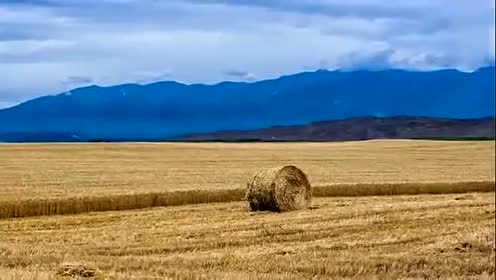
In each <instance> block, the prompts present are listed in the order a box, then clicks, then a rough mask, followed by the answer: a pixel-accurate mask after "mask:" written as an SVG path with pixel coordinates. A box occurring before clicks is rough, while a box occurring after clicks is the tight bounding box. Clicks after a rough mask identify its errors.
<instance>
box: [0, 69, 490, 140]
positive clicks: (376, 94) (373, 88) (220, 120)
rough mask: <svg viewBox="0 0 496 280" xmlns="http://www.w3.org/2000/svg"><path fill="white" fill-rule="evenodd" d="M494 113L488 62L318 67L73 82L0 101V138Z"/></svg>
mask: <svg viewBox="0 0 496 280" xmlns="http://www.w3.org/2000/svg"><path fill="white" fill-rule="evenodd" d="M494 115H495V68H494V67H485V68H481V69H478V70H476V71H474V72H461V71H458V70H452V69H446V70H438V71H406V70H396V69H389V70H381V71H368V70H360V71H341V70H337V71H327V70H318V71H315V72H304V73H299V74H295V75H288V76H282V77H280V78H277V79H271V80H263V81H258V82H252V83H246V82H222V83H218V84H214V85H203V84H189V85H187V84H181V83H178V82H172V81H165V82H157V83H152V84H147V85H140V84H123V85H117V86H111V87H100V86H88V87H83V88H77V89H74V90H71V91H69V92H65V93H61V94H57V95H49V96H43V97H39V98H36V99H33V100H30V101H27V102H24V103H21V104H19V105H17V106H14V107H11V108H8V109H3V110H0V141H2V139H1V135H4V138H5V135H7V134H8V135H10V137H13V138H16V137H14V136H12V135H17V136H18V137H21V136H22V137H26V135H31V136H33V135H35V136H36V135H44V136H45V137H46V135H51V136H53V137H54V138H55V139H57V137H61V135H64V137H62V138H64V139H65V138H69V139H114V140H126V139H133V140H154V139H172V138H177V136H178V135H186V134H192V133H206V132H214V131H220V130H253V129H261V128H268V127H273V126H277V125H279V126H281V125H282V126H287V125H302V124H307V123H311V122H315V121H322V120H329V121H332V120H343V119H348V118H360V117H368V116H373V117H394V116H415V117H419V116H422V117H428V118H456V119H469V118H483V117H493V116H494ZM35 138H36V137H35ZM49 138H50V137H49ZM4 141H5V140H4Z"/></svg>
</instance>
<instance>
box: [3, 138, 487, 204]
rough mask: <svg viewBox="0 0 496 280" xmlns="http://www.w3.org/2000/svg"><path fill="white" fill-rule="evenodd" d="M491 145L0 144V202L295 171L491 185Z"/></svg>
mask: <svg viewBox="0 0 496 280" xmlns="http://www.w3.org/2000/svg"><path fill="white" fill-rule="evenodd" d="M494 153H495V145H494V142H493V141H482V142H475V141H474V142H454V141H453V142H441V141H406V140H399V141H366V142H347V143H302V144H300V143H295V144H293V143H281V144H275V143H266V144H255V143H248V144H216V143H206V144H203V143H190V144H180V143H164V144H53V145H50V144H42V145H38V144H33V145H24V144H22V145H9V144H5V145H0V200H3V201H11V200H16V199H28V198H35V199H38V198H55V197H72V196H86V195H94V196H106V195H116V194H126V193H151V192H164V191H178V190H196V189H200V190H224V189H236V188H244V187H246V185H245V184H246V180H247V179H248V178H249V177H250V176H252V174H253V173H254V172H256V171H257V170H259V169H260V168H264V167H272V166H274V165H280V164H295V165H296V166H298V167H299V168H301V169H302V170H303V171H305V172H306V173H307V174H308V176H309V179H310V182H311V183H312V186H323V185H329V184H354V183H402V182H412V183H425V182H460V181H462V182H463V181H494V179H495V177H494V176H495V175H494V169H495V163H494V159H495V157H494Z"/></svg>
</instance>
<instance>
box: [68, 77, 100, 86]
mask: <svg viewBox="0 0 496 280" xmlns="http://www.w3.org/2000/svg"><path fill="white" fill-rule="evenodd" d="M92 82H93V78H91V77H85V76H69V77H67V79H65V80H64V81H63V82H62V84H63V85H66V86H79V85H84V84H91V83H92Z"/></svg>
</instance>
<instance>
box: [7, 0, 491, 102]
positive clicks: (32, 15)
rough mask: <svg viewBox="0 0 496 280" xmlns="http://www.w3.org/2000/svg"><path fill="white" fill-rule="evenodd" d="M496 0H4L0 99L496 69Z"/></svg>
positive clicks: (11, 99) (13, 99)
mask: <svg viewBox="0 0 496 280" xmlns="http://www.w3.org/2000/svg"><path fill="white" fill-rule="evenodd" d="M494 12H495V7H494V1H492V0H480V1H477V3H476V4H475V2H473V1H466V0H417V1H395V0H308V1H298V0H272V1H262V0H252V1H248V0H223V1H220V0H219V1H216V0H207V1H193V0H170V1H158V0H139V1H138V0H98V1H97V0H87V1H76V0H15V1H13V0H0V75H1V76H2V83H0V107H6V106H9V105H11V104H15V103H17V102H20V101H23V100H26V99H29V98H32V97H35V96H39V95H44V94H52V93H58V92H63V91H68V90H70V89H72V88H74V87H77V86H83V85H88V84H100V85H111V84H118V83H127V82H139V83H147V82H154V81H157V80H159V79H166V80H177V81H181V82H186V83H209V84H211V83H216V82H219V81H222V80H235V81H252V80H255V79H257V80H258V79H266V78H273V77H277V76H280V75H283V74H288V73H295V72H300V71H305V70H309V69H312V68H313V69H318V68H328V69H338V68H339V69H341V68H344V69H362V68H367V69H384V68H404V69H418V70H433V69H440V68H457V69H460V70H464V71H470V70H474V69H477V68H479V67H482V66H486V65H494V56H495V52H494V48H495V46H494V36H495V35H494V34H495V27H494Z"/></svg>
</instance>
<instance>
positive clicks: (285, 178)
mask: <svg viewBox="0 0 496 280" xmlns="http://www.w3.org/2000/svg"><path fill="white" fill-rule="evenodd" d="M245 198H246V200H247V201H248V203H249V204H250V207H251V209H252V210H253V211H266V210H268V211H275V212H285V211H293V210H299V209H305V208H308V207H310V203H311V198H312V189H311V186H310V183H309V182H308V179H307V176H306V175H305V173H303V171H301V170H300V169H298V168H297V167H295V166H292V165H286V166H282V167H274V168H269V169H263V170H260V171H259V172H257V173H256V174H255V175H254V176H253V178H252V179H251V180H249V181H248V191H247V193H246V196H245Z"/></svg>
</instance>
